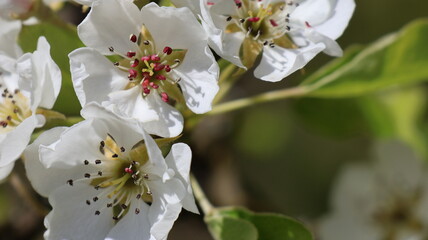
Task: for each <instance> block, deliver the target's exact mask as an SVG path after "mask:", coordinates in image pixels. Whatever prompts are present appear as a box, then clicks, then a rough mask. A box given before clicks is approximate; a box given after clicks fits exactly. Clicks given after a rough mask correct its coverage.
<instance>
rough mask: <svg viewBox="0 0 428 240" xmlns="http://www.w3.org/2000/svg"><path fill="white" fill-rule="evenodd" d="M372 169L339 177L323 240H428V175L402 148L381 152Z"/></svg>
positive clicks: (385, 147) (354, 168) (392, 145)
mask: <svg viewBox="0 0 428 240" xmlns="http://www.w3.org/2000/svg"><path fill="white" fill-rule="evenodd" d="M376 150H377V161H376V162H375V164H374V165H373V166H369V165H363V164H355V165H351V166H349V167H347V168H345V169H344V171H343V172H342V173H341V174H340V176H339V178H338V181H337V183H336V186H335V187H334V188H333V193H332V199H331V200H332V212H331V213H330V214H328V215H327V216H326V217H325V218H323V219H322V220H321V222H320V229H319V230H320V231H319V233H320V238H321V239H322V240H343V239H346V240H379V239H387V240H424V239H427V238H428V170H427V168H426V166H424V165H423V162H422V161H420V160H419V159H417V158H416V156H415V155H414V153H413V152H412V151H411V150H410V149H409V148H407V147H406V146H404V145H403V144H401V143H398V142H388V143H382V144H379V146H377V149H376Z"/></svg>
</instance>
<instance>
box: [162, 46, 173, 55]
mask: <svg viewBox="0 0 428 240" xmlns="http://www.w3.org/2000/svg"><path fill="white" fill-rule="evenodd" d="M163 53H166V54H167V55H169V54H171V53H172V48H170V47H164V48H163Z"/></svg>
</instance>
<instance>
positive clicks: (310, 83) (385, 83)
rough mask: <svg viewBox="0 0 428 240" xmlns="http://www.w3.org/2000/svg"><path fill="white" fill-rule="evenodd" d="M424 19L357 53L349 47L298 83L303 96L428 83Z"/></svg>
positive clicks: (349, 93) (348, 94) (427, 37)
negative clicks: (338, 56)
mask: <svg viewBox="0 0 428 240" xmlns="http://www.w3.org/2000/svg"><path fill="white" fill-rule="evenodd" d="M427 42H428V20H427V19H422V20H417V21H414V22H412V23H410V24H409V25H407V26H406V27H404V28H403V29H402V30H401V31H400V32H398V33H395V34H390V35H387V36H385V37H383V38H381V39H379V40H378V41H376V42H375V43H373V44H371V45H369V46H367V47H366V48H364V49H362V50H361V47H359V46H358V47H353V48H351V49H349V50H348V51H346V53H345V56H344V57H343V58H339V59H337V60H335V61H332V63H330V64H328V65H327V66H325V67H324V68H322V69H320V70H319V71H318V72H316V73H315V74H313V75H312V76H310V77H309V78H308V79H307V80H306V81H304V82H303V83H302V85H303V86H306V87H309V88H314V89H315V90H314V91H312V92H310V93H309V94H307V95H306V96H312V97H327V98H332V97H351V96H358V95H362V94H366V93H369V92H374V91H377V90H380V89H383V88H386V87H391V86H397V85H405V84H411V83H415V82H420V81H425V80H428V68H427V67H426V66H427V65H428V45H427V44H426V43H427Z"/></svg>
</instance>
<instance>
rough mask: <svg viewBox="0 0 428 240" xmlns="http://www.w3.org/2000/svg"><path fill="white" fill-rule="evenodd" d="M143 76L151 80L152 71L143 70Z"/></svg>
mask: <svg viewBox="0 0 428 240" xmlns="http://www.w3.org/2000/svg"><path fill="white" fill-rule="evenodd" d="M143 78H144V79H147V80H150V79H151V77H150V73H148V72H143Z"/></svg>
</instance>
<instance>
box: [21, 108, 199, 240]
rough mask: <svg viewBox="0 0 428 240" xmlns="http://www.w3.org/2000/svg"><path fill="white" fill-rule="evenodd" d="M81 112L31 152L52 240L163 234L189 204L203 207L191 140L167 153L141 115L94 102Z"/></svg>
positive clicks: (30, 167) (32, 174)
mask: <svg viewBox="0 0 428 240" xmlns="http://www.w3.org/2000/svg"><path fill="white" fill-rule="evenodd" d="M82 116H83V117H84V118H85V119H86V120H84V121H83V122H80V123H79V124H76V125H74V126H72V127H70V128H54V129H52V130H49V131H47V132H45V133H43V134H42V135H41V136H40V137H39V138H38V139H37V140H36V141H35V142H34V143H33V144H31V145H30V146H29V147H28V148H27V150H26V151H25V153H24V156H25V159H26V161H25V164H26V170H27V174H28V177H29V179H30V181H31V183H32V185H33V186H34V188H35V189H36V190H37V191H38V192H39V193H40V194H41V195H43V196H46V197H49V202H50V203H51V205H52V207H53V210H52V211H51V212H50V213H49V215H48V216H47V217H46V219H45V225H46V227H47V231H46V233H45V238H46V239H54V240H57V239H74V240H78V239H82V240H86V239H115V240H126V239H130V240H131V239H132V240H134V239H147V240H149V239H152V240H153V239H156V240H163V239H166V237H167V235H168V232H169V230H170V229H171V227H172V225H173V223H174V221H175V220H176V219H177V217H178V215H179V213H180V211H181V209H182V207H184V208H185V209H187V210H189V211H192V212H195V213H198V210H197V207H196V205H195V202H194V198H193V193H192V189H191V187H190V183H189V171H190V161H191V150H190V148H189V147H188V146H187V145H186V144H183V143H177V144H174V145H172V148H171V150H170V152H169V154H168V156H167V157H166V158H164V157H163V156H162V153H161V151H160V149H159V147H158V146H157V143H156V142H155V140H153V138H152V137H150V135H148V134H147V133H146V132H145V131H144V130H143V129H142V128H141V126H139V123H138V122H137V121H135V122H132V121H124V120H123V118H119V117H118V116H117V115H113V114H112V113H111V112H107V111H106V110H104V109H103V108H102V107H100V106H99V105H95V104H89V105H87V106H86V107H85V108H84V109H83V110H82ZM156 141H158V140H156Z"/></svg>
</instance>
